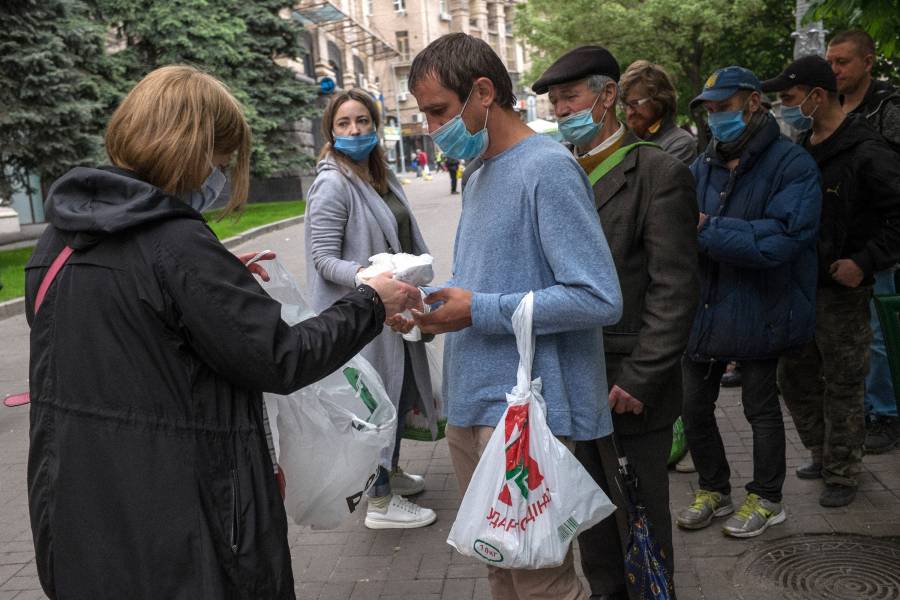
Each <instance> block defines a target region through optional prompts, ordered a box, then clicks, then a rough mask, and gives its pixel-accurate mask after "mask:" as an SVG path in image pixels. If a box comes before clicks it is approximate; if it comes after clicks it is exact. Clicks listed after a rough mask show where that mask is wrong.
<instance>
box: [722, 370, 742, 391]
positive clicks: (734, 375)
mask: <svg viewBox="0 0 900 600" xmlns="http://www.w3.org/2000/svg"><path fill="white" fill-rule="evenodd" d="M719 384H720V385H721V386H722V387H741V370H740V367H735V368H734V369H733V370H731V371H727V372H726V373H725V374H724V375H722V379H721V381H720V382H719Z"/></svg>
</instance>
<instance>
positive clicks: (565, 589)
mask: <svg viewBox="0 0 900 600" xmlns="http://www.w3.org/2000/svg"><path fill="white" fill-rule="evenodd" d="M493 432H494V428H493V427H454V426H453V425H447V433H446V435H447V445H448V446H449V447H450V460H452V461H453V470H454V471H456V478H457V479H458V480H459V492H460V494H461V495H463V494H465V493H466V488H468V487H469V481H471V479H472V473H474V472H475V467H476V466H477V465H478V459H479V458H480V457H481V453H482V452H483V451H484V447H485V446H487V443H488V440H489V439H490V438H491V434H492V433H493ZM566 445H567V446H569V448H570V449H571V448H572V447H573V446H574V445H573V444H571V443H566ZM487 569H488V583H489V584H490V586H491V597H492V598H493V600H587V598H588V596H587V594H586V593H585V591H584V588H583V587H582V585H581V581H580V580H579V579H578V576H577V575H576V574H575V563H574V561H573V559H572V548H571V547H570V548H569V552H568V554H566V559H565V560H564V561H563V563H562V564H561V565H560V566H558V567H552V568H549V569H501V568H498V567H492V566H488V568H487Z"/></svg>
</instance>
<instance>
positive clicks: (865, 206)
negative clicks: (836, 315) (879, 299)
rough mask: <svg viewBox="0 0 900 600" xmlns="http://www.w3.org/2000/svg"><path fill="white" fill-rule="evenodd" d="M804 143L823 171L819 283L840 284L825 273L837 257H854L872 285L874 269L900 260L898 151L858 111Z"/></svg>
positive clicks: (899, 161) (825, 284)
mask: <svg viewBox="0 0 900 600" xmlns="http://www.w3.org/2000/svg"><path fill="white" fill-rule="evenodd" d="M803 145H804V147H805V148H806V149H807V150H808V151H809V153H810V154H812V156H813V158H814V159H815V160H816V163H817V164H818V165H819V170H820V171H821V172H822V221H821V223H822V224H821V227H820V228H819V285H820V286H839V285H840V284H838V283H837V282H835V281H834V280H833V279H832V278H831V275H830V274H829V268H830V266H831V264H832V263H833V262H834V261H836V260H838V259H840V258H849V259H852V260H853V262H855V263H856V264H857V265H858V266H859V267H860V268H861V269H862V271H863V274H864V278H863V282H862V283H863V285H871V284H872V283H873V282H874V279H873V274H874V273H875V272H877V271H881V270H883V269H886V268H888V267H891V266H892V265H894V263H896V262H897V260H900V156H898V155H897V154H896V153H895V152H894V151H893V150H891V148H890V146H889V145H888V144H887V142H886V141H885V140H884V138H882V137H881V136H880V135H879V134H878V133H877V132H876V131H875V130H874V129H872V127H871V126H870V125H869V124H868V123H867V122H866V121H865V119H863V117H862V116H859V115H848V116H847V118H846V119H844V122H843V123H842V124H841V125H840V127H838V128H837V129H836V130H835V132H834V133H832V134H831V136H829V137H828V139H826V140H825V141H823V142H821V143H819V144H810V143H809V136H807V137H806V139H805V140H804V142H803Z"/></svg>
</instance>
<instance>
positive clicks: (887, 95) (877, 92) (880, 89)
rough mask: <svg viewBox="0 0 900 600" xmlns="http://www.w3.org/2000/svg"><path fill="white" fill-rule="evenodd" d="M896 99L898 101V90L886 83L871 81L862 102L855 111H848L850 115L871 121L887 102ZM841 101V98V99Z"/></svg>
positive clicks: (899, 92) (899, 96)
mask: <svg viewBox="0 0 900 600" xmlns="http://www.w3.org/2000/svg"><path fill="white" fill-rule="evenodd" d="M891 99H896V100H897V101H900V90H898V88H896V87H894V86H893V85H891V84H890V83H888V82H887V81H879V80H877V79H873V80H872V83H870V84H869V89H868V90H866V95H865V96H863V101H862V102H860V103H859V106H857V107H856V108H855V109H853V110H852V111H850V114H851V115H854V114H860V115H863V116H864V117H865V118H867V119H871V118H872V117H873V116H874V115H876V114H878V111H880V110H881V108H882V107H883V106H884V103H885V102H886V101H888V100H891ZM842 101H843V98H842Z"/></svg>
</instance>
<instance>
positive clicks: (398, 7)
mask: <svg viewBox="0 0 900 600" xmlns="http://www.w3.org/2000/svg"><path fill="white" fill-rule="evenodd" d="M394 11H396V12H406V0H394Z"/></svg>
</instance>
